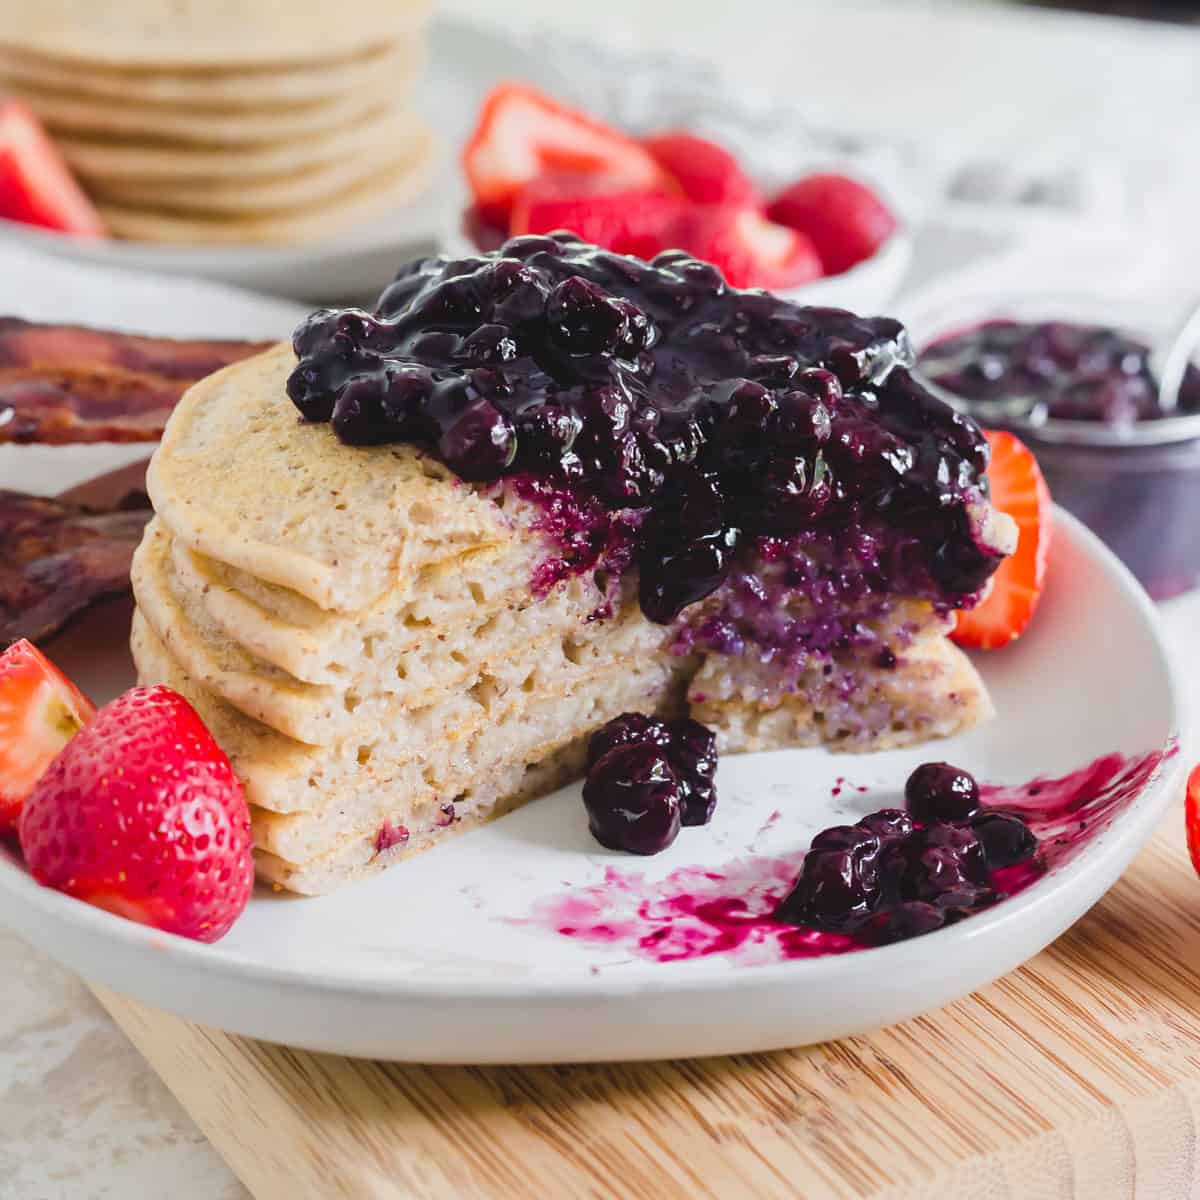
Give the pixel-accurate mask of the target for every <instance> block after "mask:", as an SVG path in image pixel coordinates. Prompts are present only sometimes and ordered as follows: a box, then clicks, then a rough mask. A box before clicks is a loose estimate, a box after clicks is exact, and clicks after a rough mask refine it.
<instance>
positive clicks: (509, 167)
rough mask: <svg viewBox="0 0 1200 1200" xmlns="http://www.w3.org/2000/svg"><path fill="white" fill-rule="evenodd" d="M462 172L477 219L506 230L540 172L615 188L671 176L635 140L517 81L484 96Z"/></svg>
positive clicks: (647, 185)
mask: <svg viewBox="0 0 1200 1200" xmlns="http://www.w3.org/2000/svg"><path fill="white" fill-rule="evenodd" d="M463 169H464V170H465V171H466V173H467V180H468V182H469V183H470V185H471V191H472V192H473V193H474V196H475V204H476V207H477V208H478V209H479V212H480V214H481V215H482V216H483V217H484V218H485V219H486V220H487V221H489V222H490V223H491V224H493V225H496V226H497V227H499V228H501V229H507V228H508V224H509V217H510V215H511V212H512V202H513V199H514V198H515V196H516V194H517V192H518V191H520V189H521V188H522V187H523V186H524V185H525V184H527V183H528V182H529V181H530V180H532V179H536V178H537V177H538V176H539V175H545V174H547V173H549V172H553V171H558V172H566V173H569V174H576V175H603V176H605V177H606V178H608V179H609V180H610V181H611V184H612V190H614V191H616V190H629V189H633V190H641V189H644V188H653V187H655V186H658V185H661V184H663V183H664V182H665V181H666V178H667V177H666V176H665V175H664V173H663V171H662V170H661V169H660V167H659V166H658V164H657V163H656V162H655V161H654V159H653V158H651V157H650V155H649V153H647V151H646V150H645V149H644V148H643V147H642V146H640V145H638V143H637V142H635V141H634V140H633V139H632V138H628V137H626V136H625V135H624V134H622V133H618V132H617V131H616V130H615V129H610V128H609V127H608V126H607V125H605V124H603V123H602V122H600V121H595V120H593V119H592V118H591V117H589V116H587V115H585V114H584V113H581V112H576V111H575V110H574V109H571V108H567V107H566V106H565V105H563V104H559V103H558V102H557V101H555V100H552V99H551V98H550V97H549V96H546V95H544V94H543V93H541V92H539V91H537V90H536V89H534V88H531V87H528V86H526V85H524V84H519V83H502V84H500V85H498V86H497V87H496V88H494V89H493V90H492V91H491V92H490V93H489V94H488V95H487V97H486V98H485V99H484V102H483V106H482V107H481V108H480V110H479V121H478V123H477V124H476V126H475V132H474V133H473V134H472V135H471V137H470V140H469V141H468V142H467V145H466V148H465V149H464V150H463ZM667 186H670V185H669V184H668V185H667Z"/></svg>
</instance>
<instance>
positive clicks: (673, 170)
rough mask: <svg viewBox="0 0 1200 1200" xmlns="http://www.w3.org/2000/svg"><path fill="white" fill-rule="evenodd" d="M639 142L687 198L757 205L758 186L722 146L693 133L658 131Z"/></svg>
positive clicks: (738, 205) (741, 205)
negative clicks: (756, 186)
mask: <svg viewBox="0 0 1200 1200" xmlns="http://www.w3.org/2000/svg"><path fill="white" fill-rule="evenodd" d="M642 145H643V146H645V147H646V149H647V150H649V151H650V153H651V154H652V155H653V156H654V161H655V162H657V163H658V165H659V166H660V167H662V169H663V170H664V171H666V173H667V174H668V175H670V176H671V178H672V179H674V180H675V182H676V183H677V184H679V187H680V189H681V190H682V191H683V194H684V195H685V196H686V197H687V198H688V199H689V200H692V201H694V202H695V203H697V204H732V205H736V206H737V207H738V208H754V207H757V206H758V202H759V200H758V189H757V188H755V186H754V184H753V183H751V182H750V178H749V176H748V175H747V174H746V173H745V171H743V170H742V167H741V164H740V163H739V162H738V160H737V159H736V158H734V156H733V155H732V154H730V153H729V151H728V150H726V149H725V147H724V146H718V145H717V143H716V142H710V141H709V140H708V139H707V138H702V137H697V136H696V135H695V134H694V133H659V134H655V136H654V137H649V138H646V140H645V141H644V142H643V143H642Z"/></svg>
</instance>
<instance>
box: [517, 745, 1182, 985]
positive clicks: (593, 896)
mask: <svg viewBox="0 0 1200 1200" xmlns="http://www.w3.org/2000/svg"><path fill="white" fill-rule="evenodd" d="M1177 751H1178V747H1177V745H1176V744H1175V743H1174V742H1172V743H1171V744H1169V745H1168V746H1167V747H1166V748H1165V749H1161V750H1154V751H1150V752H1148V753H1145V754H1139V755H1122V754H1106V755H1104V756H1102V757H1101V758H1098V759H1096V760H1095V761H1093V762H1091V763H1088V764H1087V765H1086V766H1084V767H1080V768H1079V769H1078V770H1076V771H1072V772H1070V773H1069V774H1066V775H1062V776H1057V777H1052V776H1038V777H1037V778H1035V779H1032V780H1030V781H1029V782H1028V783H1024V784H985V785H983V786H982V788H981V792H982V800H983V806H982V807H983V809H984V810H985V811H988V810H1000V811H1007V812H1013V813H1018V814H1020V816H1021V817H1022V818H1023V819H1024V820H1025V821H1026V822H1027V823H1028V824H1029V826H1030V828H1031V829H1032V830H1033V831H1034V833H1035V834H1036V835H1037V837H1038V840H1039V843H1040V844H1039V850H1038V854H1037V856H1036V858H1034V859H1033V860H1031V861H1029V862H1025V863H1020V864H1018V865H1016V866H1011V867H1003V868H1000V869H998V870H996V871H993V872H992V876H991V883H992V887H993V888H994V889H995V891H996V893H997V894H998V895H999V896H1001V897H1002V898H1009V897H1011V896H1015V895H1017V894H1019V893H1020V892H1022V891H1024V890H1025V889H1026V888H1027V887H1029V886H1030V885H1031V884H1033V883H1035V882H1036V881H1037V880H1038V879H1040V878H1041V877H1042V876H1043V875H1044V874H1045V873H1046V872H1047V871H1048V870H1049V869H1051V868H1053V867H1058V866H1061V865H1062V864H1064V863H1066V862H1069V861H1070V860H1071V859H1073V858H1074V857H1075V856H1076V855H1077V854H1078V853H1079V852H1080V851H1081V850H1082V849H1083V848H1084V847H1085V846H1086V845H1087V844H1088V843H1089V842H1090V841H1091V840H1092V839H1093V838H1095V837H1096V836H1097V835H1098V834H1099V833H1100V832H1101V831H1103V830H1104V829H1106V828H1107V827H1108V826H1109V825H1111V823H1112V821H1113V819H1114V818H1115V817H1116V816H1118V815H1119V814H1120V813H1121V812H1123V811H1124V810H1125V809H1126V808H1128V807H1129V805H1130V804H1132V803H1133V801H1134V800H1135V799H1136V798H1137V797H1138V796H1139V795H1141V793H1142V792H1143V791H1144V790H1145V789H1146V787H1147V786H1148V785H1149V784H1150V783H1151V782H1152V781H1153V779H1154V777H1155V776H1156V775H1157V773H1158V771H1159V769H1160V768H1161V767H1162V764H1163V763H1164V762H1165V761H1166V760H1167V759H1169V758H1171V757H1173V756H1174V754H1176V753H1177ZM843 782H844V781H843ZM863 790H865V789H863ZM773 816H774V814H773ZM768 820H769V821H770V820H771V819H770V818H769V819H768ZM807 849H808V848H807V846H806V847H798V848H797V850H796V853H795V854H794V855H789V856H786V857H774V856H763V855H749V856H745V857H742V858H738V859H734V860H733V861H731V862H729V863H726V864H724V865H723V866H722V867H720V868H719V869H717V868H711V867H680V868H679V869H677V870H675V871H672V872H671V873H670V874H669V875H667V876H666V877H665V878H663V879H657V880H655V879H648V878H647V877H646V875H645V874H644V873H643V872H639V871H625V870H620V869H618V868H616V867H606V868H605V871H604V879H603V881H602V882H601V883H598V884H593V885H591V886H587V887H572V888H570V889H568V890H567V891H565V892H563V893H561V894H559V895H553V896H546V897H543V898H542V899H541V900H539V901H537V902H536V903H535V905H534V907H533V909H532V911H531V912H530V914H529V915H528V916H527V917H522V918H516V919H514V920H513V923H514V924H518V925H524V926H528V927H531V928H536V929H541V930H546V931H549V932H553V933H556V934H558V935H559V936H561V937H566V938H571V939H573V940H575V941H579V942H582V943H585V944H588V945H592V946H611V947H617V948H620V949H624V950H626V951H628V952H630V953H631V954H632V955H634V956H635V957H637V958H641V959H644V960H648V961H651V962H681V961H687V960H692V959H699V958H707V957H710V956H712V955H715V954H724V955H728V956H729V957H731V958H733V959H735V960H736V961H737V962H739V963H744V964H747V965H749V964H761V963H769V962H783V961H786V960H790V959H798V958H814V957H817V956H820V955H826V954H845V953H847V952H850V951H855V950H863V949H868V948H869V943H868V942H867V941H865V940H863V939H861V938H859V937H857V936H856V935H854V934H843V933H829V932H822V931H819V930H815V929H809V928H806V927H804V926H797V925H790V924H786V923H783V922H781V921H779V920H777V919H776V917H775V916H774V913H775V910H776V909H777V907H778V906H779V903H780V901H781V900H782V899H783V898H784V897H785V896H786V895H787V894H788V893H789V892H790V891H791V889H792V886H793V885H794V883H795V880H796V875H797V873H798V871H799V868H800V864H801V863H802V862H803V859H804V854H805V852H806V851H807Z"/></svg>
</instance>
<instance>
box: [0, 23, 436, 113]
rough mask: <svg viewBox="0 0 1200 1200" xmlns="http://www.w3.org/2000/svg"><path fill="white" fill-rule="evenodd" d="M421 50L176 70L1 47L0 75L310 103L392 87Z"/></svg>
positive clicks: (147, 94) (207, 98) (160, 101)
mask: <svg viewBox="0 0 1200 1200" xmlns="http://www.w3.org/2000/svg"><path fill="white" fill-rule="evenodd" d="M421 48H422V43H421V42H420V40H419V39H418V38H417V37H416V36H410V37H403V38H399V39H397V40H395V41H392V42H387V43H383V44H380V45H378V46H372V47H369V48H368V49H366V50H364V51H362V52H361V53H357V54H354V55H351V56H350V57H347V58H343V59H333V60H331V61H329V62H315V63H299V64H297V65H295V66H286V67H265V68H254V67H240V68H235V69H232V70H223V69H221V68H219V67H214V68H212V69H211V70H206V71H182V72H181V71H155V70H129V69H121V68H119V67H107V66H94V65H90V64H87V65H85V64H83V63H65V62H62V61H60V60H57V59H53V58H45V57H43V56H41V55H37V54H30V53H29V52H28V51H17V50H13V49H10V48H5V47H4V46H0V80H2V81H3V82H4V83H6V84H8V85H10V86H11V85H14V84H15V85H27V86H30V87H35V88H40V89H42V90H43V91H46V92H56V93H63V94H66V95H75V96H91V97H95V98H97V99H101V100H117V101H123V102H125V103H129V104H142V105H170V106H181V107H185V108H212V107H221V106H223V107H226V108H244V107H246V106H248V105H261V106H268V107H271V106H277V105H292V104H311V103H314V102H317V101H321V100H332V99H335V98H337V97H338V96H344V95H345V94H346V93H347V92H351V91H354V90H355V89H357V88H360V87H366V88H368V89H372V90H377V89H378V88H379V87H380V86H382V85H385V84H388V83H391V84H393V85H394V84H395V83H396V82H397V81H398V80H400V79H403V78H405V77H407V76H409V75H412V74H415V73H416V70H417V67H418V65H419V59H418V56H419V54H420V53H421Z"/></svg>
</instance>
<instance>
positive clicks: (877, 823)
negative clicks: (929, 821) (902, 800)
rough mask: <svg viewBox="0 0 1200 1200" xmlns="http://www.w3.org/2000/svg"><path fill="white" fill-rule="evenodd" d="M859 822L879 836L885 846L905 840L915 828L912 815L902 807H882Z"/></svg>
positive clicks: (862, 826) (868, 830)
mask: <svg viewBox="0 0 1200 1200" xmlns="http://www.w3.org/2000/svg"><path fill="white" fill-rule="evenodd" d="M858 824H859V826H860V827H861V828H863V829H865V830H867V832H868V833H872V834H874V835H875V836H876V837H877V838H879V840H880V842H881V843H882V844H883V845H884V846H885V847H886V846H890V845H892V844H896V843H899V842H902V841H904V839H905V838H906V837H908V835H909V834H910V833H912V831H913V829H914V828H915V826H914V825H913V819H912V817H910V816H909V815H908V813H906V812H905V811H904V810H903V809H901V808H881V809H880V810H879V811H878V812H873V813H869V814H868V815H867V816H865V817H863V818H862V820H861V821H859V822H858Z"/></svg>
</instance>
